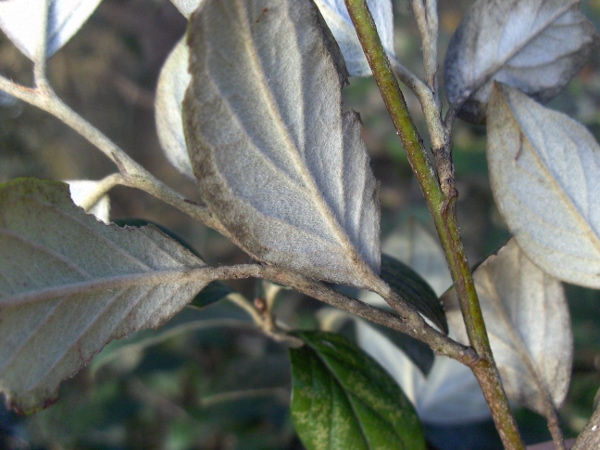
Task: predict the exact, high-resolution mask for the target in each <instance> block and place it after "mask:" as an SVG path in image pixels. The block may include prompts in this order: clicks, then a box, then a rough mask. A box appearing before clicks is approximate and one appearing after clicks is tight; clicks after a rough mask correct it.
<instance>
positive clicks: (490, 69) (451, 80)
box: [444, 0, 597, 123]
mask: <svg viewBox="0 0 600 450" xmlns="http://www.w3.org/2000/svg"><path fill="white" fill-rule="evenodd" d="M579 5H580V1H579V0H508V1H490V0H479V1H478V2H476V3H475V4H474V5H473V6H472V7H471V9H470V10H469V11H468V13H467V14H466V15H465V16H464V18H463V20H462V22H461V23H460V25H459V27H458V29H457V30H456V32H455V33H454V36H453V37H452V40H451V41H450V44H449V47H448V52H447V54H446V59H445V62H444V80H445V83H446V91H447V94H448V100H449V101H450V103H451V104H453V103H455V102H457V101H459V100H461V97H463V96H464V95H465V94H467V95H468V94H469V93H470V92H471V90H472V89H473V87H474V85H475V84H476V83H477V82H478V80H479V79H481V77H482V76H484V75H485V74H488V75H490V79H489V80H488V81H487V83H486V84H485V85H484V86H483V87H482V88H481V89H479V90H478V91H477V92H475V93H474V94H473V95H471V96H470V98H469V100H468V101H467V103H466V104H464V106H463V107H462V110H461V112H460V113H459V116H460V117H462V118H463V119H466V120H468V121H471V122H475V123H483V122H485V114H486V106H487V103H488V99H489V96H490V91H491V89H492V82H493V80H497V81H500V82H502V83H505V84H508V85H510V86H513V87H516V88H518V89H520V90H521V91H523V92H525V93H527V94H529V95H531V96H533V97H535V98H536V99H538V100H540V101H547V100H550V99H551V98H552V97H554V96H556V95H557V94H558V93H559V92H561V91H562V90H563V88H564V87H565V86H566V85H567V84H568V83H569V81H570V80H571V78H572V77H573V76H575V74H577V73H578V72H579V70H580V69H581V68H582V67H583V65H584V64H585V62H586V61H587V60H588V57H589V56H590V54H591V51H592V47H593V43H594V40H595V38H596V37H597V35H596V31H595V28H594V25H592V23H591V22H589V21H588V20H587V19H586V18H585V16H584V15H583V14H582V13H581V11H580V6H579ZM471 93H472V92H471ZM463 100H464V98H463Z"/></svg>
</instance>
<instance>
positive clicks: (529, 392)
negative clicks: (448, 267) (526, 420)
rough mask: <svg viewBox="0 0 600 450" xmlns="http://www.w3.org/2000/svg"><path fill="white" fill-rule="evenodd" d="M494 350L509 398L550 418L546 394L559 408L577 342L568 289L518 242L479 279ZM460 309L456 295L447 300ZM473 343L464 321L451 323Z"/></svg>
mask: <svg viewBox="0 0 600 450" xmlns="http://www.w3.org/2000/svg"><path fill="white" fill-rule="evenodd" d="M473 277H474V281H475V288H476V289H477V293H478V294H479V300H480V303H481V308H482V311H483V317H484V319H485V323H486V326H487V331H488V335H489V338H490V344H491V346H492V351H493V353H494V358H495V359H496V363H497V364H498V368H499V370H500V375H501V377H502V381H503V385H504V389H505V391H506V394H507V396H508V398H509V399H510V400H512V401H515V402H518V403H519V404H521V405H523V406H526V407H528V408H530V409H532V410H533V411H536V412H538V413H539V414H542V415H544V414H545V411H546V409H545V407H544V403H543V396H544V394H543V393H544V391H547V392H548V393H549V396H550V398H551V399H552V401H553V402H554V405H555V406H556V407H559V406H560V405H561V404H562V402H563V400H564V398H565V396H566V394H567V390H568V388H569V381H570V377H571V361H572V358H573V338H572V333H571V324H570V318H569V309H568V306H567V302H566V298H565V295H564V291H563V287H562V284H561V283H560V282H559V281H558V280H556V279H555V278H553V277H552V276H550V275H548V274H546V273H544V272H543V271H542V270H540V269H538V268H537V267H536V266H535V265H534V264H533V263H532V262H531V261H530V260H529V259H528V258H527V257H526V256H525V254H524V253H523V252H522V251H521V249H520V248H519V246H518V245H517V243H516V242H515V240H514V239H512V240H510V241H509V242H508V244H506V245H505V246H504V247H503V248H502V249H500V251H499V252H498V253H497V254H495V255H492V256H490V257H489V258H487V259H486V260H485V261H484V262H483V263H482V264H481V265H480V266H479V267H478V268H477V270H475V272H474V274H473ZM443 300H444V304H445V305H446V307H447V308H448V310H457V309H458V300H457V299H456V293H455V291H454V289H452V290H450V291H448V292H447V293H446V294H445V295H444V297H443ZM448 319H449V320H450V321H453V319H455V320H454V323H452V325H453V326H454V327H455V329H457V330H459V327H460V330H459V333H458V339H459V341H462V342H463V343H466V342H467V336H466V331H465V329H464V326H463V325H462V324H461V320H460V318H459V316H458V315H453V316H450V315H449V317H448Z"/></svg>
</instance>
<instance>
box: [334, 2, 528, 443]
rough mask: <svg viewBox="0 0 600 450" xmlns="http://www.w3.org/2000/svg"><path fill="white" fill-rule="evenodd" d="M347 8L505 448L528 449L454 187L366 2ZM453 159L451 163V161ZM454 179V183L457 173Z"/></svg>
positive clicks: (473, 365) (473, 369) (477, 376)
mask: <svg viewBox="0 0 600 450" xmlns="http://www.w3.org/2000/svg"><path fill="white" fill-rule="evenodd" d="M346 7H347V8H348V12H349V13H350V17H351V18H352V22H353V23H354V27H355V28H356V32H357V34H358V37H359V40H360V42H361V45H362V47H363V50H364V52H365V55H366V57H367V61H368V62H369V65H370V67H371V70H372V72H373V76H374V77H375V81H376V82H377V85H378V86H379V90H380V91H381V96H382V98H383V100H384V102H385V105H386V107H387V109H388V111H389V113H390V116H391V118H392V121H393V123H394V126H395V128H396V132H397V134H398V136H399V137H400V140H401V141H402V145H403V146H404V149H405V151H406V154H407V157H408V161H409V162H410V165H411V167H412V170H413V172H414V174H415V176H416V178H417V181H418V182H419V186H420V187H421V190H422V191H423V195H424V197H425V200H426V202H427V206H428V208H429V211H430V213H431V216H432V218H433V222H434V224H435V227H436V230H437V232H438V235H439V237H440V241H441V244H442V247H443V249H444V253H445V255H446V259H447V261H448V265H449V267H450V273H451V275H452V279H453V281H454V286H455V289H456V293H457V297H458V299H459V302H460V306H461V311H462V314H463V317H464V320H465V325H466V329H467V334H468V336H469V341H470V342H471V345H472V346H473V349H474V350H475V351H476V353H477V354H478V355H479V357H480V358H481V359H480V360H478V361H477V362H476V363H474V364H472V365H471V369H472V371H473V373H474V374H475V376H476V378H477V380H478V382H479V384H480V385H481V388H482V390H483V393H484V396H485V397H486V400H487V402H488V405H489V406H490V409H491V411H492V416H493V418H494V422H495V424H496V428H497V430H498V432H499V434H500V437H501V438H502V442H503V443H504V446H505V447H506V448H507V449H524V448H525V446H524V444H523V442H522V440H521V437H520V435H519V431H518V429H517V425H516V422H515V420H514V417H513V415H512V413H511V411H510V407H509V404H508V400H507V398H506V394H505V392H504V388H503V387H502V383H501V381H500V375H499V372H498V369H497V367H496V364H495V362H494V359H493V355H492V350H491V347H490V343H489V339H488V335H487V331H486V327H485V323H484V321H483V315H482V313H481V307H480V305H479V299H478V297H477V292H476V291H475V285H474V282H473V277H472V274H471V269H470V267H469V263H468V261H467V257H466V253H465V250H464V247H463V243H462V239H461V237H460V232H459V227H458V223H457V220H456V211H455V201H456V193H455V190H454V187H453V186H450V187H449V188H448V187H447V186H446V188H445V189H442V186H441V185H440V182H439V181H438V178H437V177H436V175H435V171H434V168H433V165H432V163H431V161H430V160H429V158H428V156H427V152H426V151H425V149H424V148H423V142H422V139H421V137H420V136H419V133H418V132H417V129H416V127H415V125H414V123H413V121H412V117H411V116H410V114H409V112H408V108H407V107H406V102H405V100H404V95H403V94H402V91H401V90H400V87H399V85H398V82H397V80H396V78H395V76H394V74H393V72H392V70H391V68H390V63H389V61H388V58H387V55H386V53H385V50H384V49H383V45H382V44H381V40H380V39H379V35H378V33H377V28H376V27H375V24H374V22H373V18H372V17H371V13H370V12H369V9H368V7H367V4H366V0H346ZM448 147H449V143H448ZM445 153H446V158H449V157H450V156H449V151H446V152H445ZM447 162H448V163H449V165H451V162H450V161H449V159H448V161H447ZM449 179H450V181H451V182H453V180H452V177H450V178H449Z"/></svg>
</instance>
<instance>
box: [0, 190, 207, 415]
mask: <svg viewBox="0 0 600 450" xmlns="http://www.w3.org/2000/svg"><path fill="white" fill-rule="evenodd" d="M206 269H207V266H206V265H205V264H204V263H203V262H202V261H201V260H200V259H198V258H197V257H196V256H194V255H193V254H192V253H191V252H189V251H188V250H186V249H185V248H183V247H182V246H180V245H179V244H178V243H176V242H175V241H173V240H172V239H171V238H169V237H167V236H166V235H164V234H163V233H162V232H160V231H158V230H157V229H155V228H153V227H145V228H133V229H131V228H125V229H123V228H119V227H118V226H116V225H105V224H104V223H102V222H99V221H98V220H96V218H95V217H94V216H92V215H89V214H86V213H85V212H84V211H83V210H82V209H80V208H78V207H76V206H75V205H74V204H73V203H72V201H71V199H70V196H69V188H68V185H66V184H64V183H58V182H47V181H39V180H29V179H22V180H15V181H12V182H9V183H5V184H3V185H1V187H0V317H1V318H2V319H1V321H0V342H2V345H1V346H0V390H1V391H2V392H4V393H5V395H6V397H7V400H8V402H9V404H10V405H11V406H12V407H14V408H15V409H17V410H20V411H22V412H26V413H29V412H35V411H37V410H39V409H41V408H43V407H45V406H48V405H49V404H51V403H52V402H53V401H54V400H55V399H56V397H57V394H58V387H59V384H60V383H61V382H62V381H63V380H64V379H66V378H69V377H71V376H73V375H74V374H75V373H76V372H77V371H78V370H79V369H81V368H82V367H83V366H84V365H86V364H87V363H88V362H89V361H90V360H91V358H92V357H93V356H94V355H95V354H96V353H98V352H99V351H100V350H101V349H102V347H104V345H106V344H107V343H108V342H110V341H111V340H114V339H118V338H121V337H123V336H126V335H128V334H129V333H131V332H133V331H137V330H140V329H143V328H148V327H158V326H159V325H161V324H162V323H164V322H165V321H166V320H167V319H169V318H170V317H172V316H173V315H174V314H175V313H176V312H178V311H179V310H181V309H182V308H183V307H184V306H185V305H186V304H187V303H188V302H189V301H191V300H192V299H193V298H194V296H195V295H196V294H197V293H198V292H199V291H200V290H201V289H202V288H203V287H204V286H205V285H206V284H208V282H209V281H211V280H210V279H208V276H206V275H205V271H206Z"/></svg>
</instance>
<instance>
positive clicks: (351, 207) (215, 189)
mask: <svg viewBox="0 0 600 450" xmlns="http://www.w3.org/2000/svg"><path fill="white" fill-rule="evenodd" d="M189 30H190V31H189V39H188V44H189V45H190V48H191V51H190V54H191V61H190V71H191V73H192V83H191V85H190V87H189V88H188V91H187V93H186V97H185V100H184V104H183V105H184V106H183V111H184V124H185V125H184V127H185V135H186V140H187V143H188V150H189V152H190V156H191V159H192V167H193V168H194V173H195V175H196V179H197V180H198V186H199V188H200V193H201V196H202V198H203V200H204V201H205V202H206V204H207V205H208V207H209V209H210V210H211V212H212V214H214V215H215V216H216V217H217V218H218V219H219V221H220V222H221V223H222V224H223V226H224V227H225V228H226V229H227V230H228V231H229V233H230V234H231V236H232V239H234V240H235V241H236V243H237V244H238V245H240V246H241V247H242V248H243V249H244V250H245V251H246V252H248V253H249V254H250V255H252V256H253V257H255V258H256V259H258V260H261V261H264V262H267V263H270V264H273V265H277V266H280V267H283V268H286V269H290V270H293V271H296V272H299V273H301V274H303V275H305V276H308V277H312V278H316V279H319V280H326V281H331V282H336V283H342V284H348V285H352V286H356V287H364V286H367V285H369V284H370V282H371V280H372V277H373V272H378V271H379V265H380V249H379V220H380V219H379V217H380V212H379V205H378V201H377V199H376V198H377V186H376V181H375V179H374V177H373V175H372V173H371V170H370V167H369V157H368V155H367V152H366V148H365V144H364V142H363V141H362V140H361V138H360V128H361V125H360V120H359V118H358V115H357V114H356V113H354V112H348V113H345V114H342V113H341V85H342V84H343V83H344V82H346V71H345V69H344V68H343V61H342V58H341V55H340V54H339V49H338V48H337V46H336V45H335V42H334V41H333V38H332V37H331V36H330V35H329V34H328V30H327V28H326V26H325V24H324V23H323V22H322V20H321V17H320V15H319V12H318V10H317V9H316V7H315V6H314V4H313V3H312V2H310V1H308V0H286V1H274V0H256V1H253V2H242V1H240V0H230V1H206V2H205V3H203V6H202V7H201V8H200V9H199V10H198V11H197V12H196V13H195V14H194V15H193V16H192V19H191V25H190V28H189Z"/></svg>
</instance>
